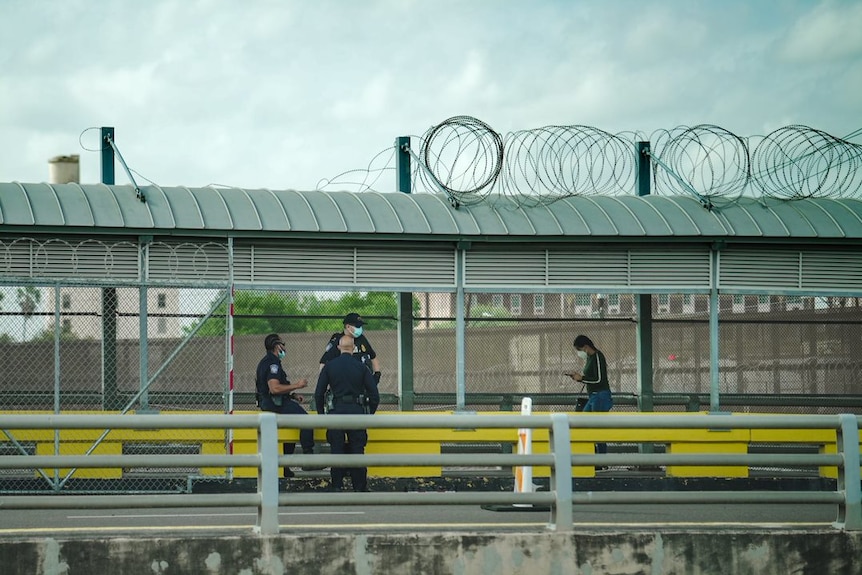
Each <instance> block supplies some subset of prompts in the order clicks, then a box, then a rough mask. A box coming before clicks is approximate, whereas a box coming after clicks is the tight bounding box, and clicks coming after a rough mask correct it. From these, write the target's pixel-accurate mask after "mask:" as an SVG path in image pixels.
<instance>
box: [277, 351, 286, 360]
mask: <svg viewBox="0 0 862 575" xmlns="http://www.w3.org/2000/svg"><path fill="white" fill-rule="evenodd" d="M285 355H287V354H286V353H284V350H283V349H282V350H280V351H279V352H278V359H284V356H285Z"/></svg>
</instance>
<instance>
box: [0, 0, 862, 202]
mask: <svg viewBox="0 0 862 575" xmlns="http://www.w3.org/2000/svg"><path fill="white" fill-rule="evenodd" d="M0 23H2V34H0V181H7V182H8V181H19V182H43V181H47V180H48V178H49V170H48V160H49V159H50V158H52V157H54V156H59V155H71V154H79V155H80V156H81V181H82V182H83V183H96V182H99V181H100V164H99V161H100V160H99V154H98V153H97V151H95V150H97V149H98V147H99V145H100V142H99V131H98V128H99V127H100V126H112V127H114V128H115V130H116V143H117V146H118V148H119V150H120V152H121V153H122V157H123V158H124V159H125V161H126V163H127V164H128V166H129V167H130V168H131V169H133V170H134V172H135V174H136V175H135V178H136V180H137V182H138V184H139V185H145V184H147V183H148V182H154V183H156V184H158V185H162V186H177V185H182V186H191V187H198V186H207V185H224V186H237V187H243V188H270V189H298V190H310V189H316V188H319V187H322V186H324V185H325V184H327V183H328V182H330V181H334V182H339V181H341V180H344V181H348V180H350V179H351V178H352V176H349V175H348V176H341V174H344V173H345V172H349V171H351V170H361V169H365V168H367V167H369V166H372V167H375V168H380V167H385V166H390V167H391V165H392V164H391V163H390V162H389V158H390V157H391V154H390V153H389V152H390V151H391V150H392V147H393V142H394V140H395V138H396V137H397V136H405V135H414V136H419V135H422V134H423V133H425V132H426V131H427V130H428V129H429V128H431V127H433V126H434V125H437V124H439V123H441V122H443V121H444V120H446V119H447V118H450V117H453V116H473V117H475V118H478V119H480V120H482V121H483V122H485V123H487V124H488V125H490V126H491V127H492V128H493V129H494V130H495V131H497V132H499V133H501V134H507V133H511V132H513V131H517V130H528V129H534V128H539V127H542V126H550V125H556V126H559V125H573V124H579V125H587V126H594V127H596V128H599V129H602V130H605V131H608V132H612V133H617V132H632V131H640V132H643V133H646V134H649V133H650V132H652V131H654V130H659V129H671V128H674V127H676V126H679V125H697V124H715V125H718V126H721V127H723V128H726V129H727V130H730V131H731V132H734V133H736V134H739V135H741V136H751V135H758V134H766V133H768V132H770V131H772V130H775V129H778V128H780V127H783V126H787V125H793V124H804V125H808V126H811V127H814V128H818V129H820V130H824V131H826V132H828V133H830V134H833V135H835V136H845V135H848V134H850V133H852V132H854V131H857V130H859V128H862V33H860V30H862V1H859V0H854V1H851V0H843V1H842V0H822V1H814V0H811V1H806V0H774V1H769V2H766V1H757V2H754V1H747V0H721V1H718V0H710V1H707V0H678V1H661V0H655V1H653V2H638V1H629V0H603V1H598V0H596V1H585V0H584V1H582V0H530V1H520V0H519V1H516V0H473V1H467V0H461V1H455V0H365V1H362V2H359V1H347V0H344V1H334V0H316V1H314V2H311V1H299V0H246V1H242V2H240V1H230V0H182V1H179V0H147V1H145V2H143V1H133V0H98V1H97V0H2V1H0ZM854 141H857V142H859V143H862V138H858V137H857V138H856V139H855V140H854ZM381 154H382V155H381ZM116 182H117V183H118V184H126V183H129V181H128V178H127V177H126V175H125V172H124V171H123V170H122V168H121V166H120V165H119V164H118V165H117V167H116ZM375 188H376V189H378V190H379V191H394V190H395V177H394V174H392V173H391V172H390V173H383V174H381V175H380V179H379V180H378V181H377V182H376V184H375ZM330 189H331V188H330Z"/></svg>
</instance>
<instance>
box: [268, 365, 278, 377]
mask: <svg viewBox="0 0 862 575" xmlns="http://www.w3.org/2000/svg"><path fill="white" fill-rule="evenodd" d="M269 373H271V374H273V375H275V374H277V373H278V364H277V363H274V364H272V365H271V366H269Z"/></svg>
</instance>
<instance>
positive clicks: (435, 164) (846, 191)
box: [318, 116, 862, 206]
mask: <svg viewBox="0 0 862 575" xmlns="http://www.w3.org/2000/svg"><path fill="white" fill-rule="evenodd" d="M860 134H862V130H857V131H855V132H853V133H851V134H849V135H848V136H846V137H844V138H839V137H836V136H833V135H830V134H828V133H826V132H824V131H822V130H817V129H815V128H811V127H808V126H803V125H791V126H786V127H783V128H779V129H777V130H774V131H772V132H770V133H769V134H767V135H765V136H740V135H737V134H735V133H733V132H731V131H730V130H727V129H725V128H722V127H720V126H716V125H711V124H700V125H697V126H677V127H676V128H672V129H670V130H656V131H654V132H653V133H652V134H650V135H649V136H645V135H643V134H642V133H640V132H621V133H617V134H612V133H610V132H606V131H604V130H601V129H598V128H594V127H592V126H584V125H559V126H544V127H541V128H535V129H529V130H520V131H516V132H511V133H509V134H506V135H505V136H504V135H501V134H499V133H497V132H495V131H494V130H493V128H491V127H490V126H489V125H488V124H486V123H485V122H482V121H481V120H478V119H476V118H474V117H471V116H455V117H452V118H449V119H447V120H445V121H443V122H441V123H440V124H437V125H434V126H432V127H430V128H429V129H428V130H427V131H426V132H425V133H424V134H422V135H421V136H410V141H411V146H410V148H411V150H410V151H411V155H412V159H413V162H412V174H411V176H412V180H413V182H414V191H416V192H423V191H425V192H435V193H439V192H443V193H445V194H446V195H447V196H448V197H449V199H450V201H451V202H452V204H453V205H456V206H457V205H470V204H476V203H479V202H481V201H484V200H486V199H489V197H490V196H491V194H497V195H501V196H507V197H509V198H510V199H511V200H513V201H514V202H515V203H516V204H518V205H524V206H526V205H541V204H548V203H550V202H554V201H558V200H560V199H562V198H567V197H572V196H588V195H623V194H625V195H631V194H633V193H635V189H636V186H637V171H638V165H639V163H638V157H637V150H636V145H637V143H638V142H649V152H648V154H649V157H650V164H651V166H650V167H651V175H652V190H651V193H653V194H658V195H679V194H683V195H685V194H690V195H694V196H696V197H697V198H699V199H700V200H701V201H703V203H704V205H712V200H714V199H716V198H723V199H725V200H728V201H732V200H734V199H736V198H738V197H739V196H743V195H747V196H765V197H771V198H777V199H782V200H796V199H802V198H810V197H841V198H859V197H862V145H860V144H857V143H855V142H852V141H850V138H852V137H857V136H859V135H860ZM387 151H391V152H392V153H389V154H387V153H386V152H387ZM394 161H395V153H394V149H393V148H387V149H386V150H383V151H381V152H380V153H378V154H377V155H376V156H375V157H374V159H373V160H372V161H371V162H370V163H369V165H368V167H367V168H366V169H365V170H361V169H360V170H351V171H349V172H345V173H344V174H341V176H339V177H336V178H333V179H332V180H328V181H324V180H322V181H321V184H323V185H319V186H318V187H319V189H323V188H330V189H332V187H333V186H334V185H344V184H350V185H353V186H356V188H357V191H366V190H370V189H372V188H373V186H374V184H375V183H377V182H378V180H379V177H380V175H381V174H382V172H383V171H394V170H395V168H394V165H393V163H394ZM347 176H349V177H347Z"/></svg>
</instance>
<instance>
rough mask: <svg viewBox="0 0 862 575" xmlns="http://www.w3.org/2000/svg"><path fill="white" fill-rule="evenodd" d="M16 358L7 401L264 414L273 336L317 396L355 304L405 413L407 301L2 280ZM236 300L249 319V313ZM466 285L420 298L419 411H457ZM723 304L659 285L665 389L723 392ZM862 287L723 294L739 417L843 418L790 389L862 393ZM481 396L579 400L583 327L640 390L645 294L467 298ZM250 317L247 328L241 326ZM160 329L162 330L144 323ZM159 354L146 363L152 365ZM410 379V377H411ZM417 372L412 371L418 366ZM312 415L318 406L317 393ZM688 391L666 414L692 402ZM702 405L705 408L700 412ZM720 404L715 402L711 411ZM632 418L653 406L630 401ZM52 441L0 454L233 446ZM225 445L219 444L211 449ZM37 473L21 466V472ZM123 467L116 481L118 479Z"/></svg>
mask: <svg viewBox="0 0 862 575" xmlns="http://www.w3.org/2000/svg"><path fill="white" fill-rule="evenodd" d="M0 294H2V299H0V306H2V307H0V319H2V321H0V369H2V373H3V374H4V381H5V385H4V388H5V389H4V393H3V394H2V395H0V403H2V408H0V409H2V410H3V411H5V412H7V413H27V412H34V411H36V412H55V413H60V412H75V411H88V412H92V411H110V412H118V413H125V412H128V411H135V412H137V413H154V414H155V413H167V412H171V413H173V412H177V411H182V412H190V413H191V412H196V411H210V412H211V411H218V412H224V413H228V412H230V411H231V410H232V409H233V410H235V411H256V409H257V408H256V406H255V403H254V391H255V389H254V378H255V369H256V366H257V363H258V361H259V360H260V359H261V358H262V357H263V355H264V354H265V350H264V347H263V340H264V337H265V336H266V335H267V334H268V333H272V332H275V333H279V334H280V335H281V336H282V338H283V339H284V341H285V343H286V345H287V351H288V355H287V358H286V360H285V368H286V370H287V372H288V374H289V376H290V377H291V378H292V379H300V378H307V379H308V380H309V388H308V389H307V390H305V393H304V395H305V397H306V398H307V400H308V399H310V398H311V397H312V395H313V388H314V384H315V382H316V379H317V373H318V371H319V359H320V356H321V355H322V354H323V351H324V348H325V346H326V344H327V342H328V341H329V338H330V336H331V335H332V334H333V333H336V332H340V331H341V329H342V319H343V317H344V315H345V314H346V313H348V312H351V311H357V312H359V313H361V314H362V315H363V316H364V317H365V319H366V334H367V336H368V339H369V340H370V342H371V344H372V346H373V347H374V349H375V351H376V352H377V354H378V357H379V359H380V362H381V368H382V371H383V377H382V380H381V382H380V392H381V394H383V395H384V397H387V398H388V401H387V402H386V403H384V404H383V405H382V406H381V409H383V410H396V409H398V404H397V397H398V396H399V394H400V392H401V391H400V390H399V387H398V382H399V380H400V378H401V374H400V373H399V372H398V369H399V368H398V349H399V342H398V331H397V327H398V316H399V311H398V305H397V302H398V294H395V293H385V292H374V293H351V292H331V293H322V292H315V291H268V290H236V291H231V290H230V289H229V288H227V287H225V288H224V289H216V288H207V289H200V288H193V287H163V286H148V287H146V288H145V289H142V290H141V289H138V288H137V287H123V286H113V285H104V286H86V287H82V286H74V285H68V286H67V285H52V286H45V285H41V286H40V285H27V286H4V287H0ZM231 302H233V307H232V309H233V313H232V314H231V313H229V312H230V310H231V305H230V304H231ZM455 303H456V302H455V296H454V295H453V294H451V293H430V294H413V309H412V314H413V373H412V386H413V393H414V394H415V409H416V410H433V411H442V410H451V409H454V408H455V407H456V405H455V397H456V395H455V394H456V385H457V384H456V381H457V378H456V363H457V337H456V321H455V313H454V310H455V309H456V306H455ZM708 304H709V300H708V298H707V296H705V295H697V296H690V295H655V296H652V297H651V306H652V309H653V335H652V340H653V380H654V392H655V393H656V394H659V395H661V394H678V395H680V396H694V395H703V394H707V395H708V394H709V393H710V385H711V373H710V337H709V336H710V326H709V309H708ZM859 304H860V302H859V300H858V299H854V298H816V297H800V298H788V297H778V296H763V295H728V296H725V295H722V296H721V298H720V299H719V314H718V317H719V336H720V348H719V364H720V382H719V386H720V388H719V391H720V393H721V395H722V396H727V397H731V396H735V395H739V396H746V397H749V398H760V399H759V400H758V401H753V400H752V401H749V402H748V403H747V404H746V403H745V401H743V402H742V403H741V404H740V406H739V407H734V410H735V411H757V412H791V413H818V412H819V413H835V412H837V411H839V410H840V411H848V410H847V408H846V407H845V408H839V406H838V405H837V404H836V405H831V406H830V405H825V406H823V405H819V406H813V405H812V406H805V405H800V406H795V407H794V406H787V405H783V404H782V403H781V402H778V401H774V402H773V403H772V404H770V403H769V398H780V397H782V396H788V395H801V396H811V397H816V396H839V399H840V396H853V395H857V396H858V395H859V394H860V392H862V384H860V381H862V378H860V375H862V359H860V358H859V356H858V350H859V349H860V345H862V307H860V305H859ZM464 309H465V315H466V320H465V339H464V345H465V347H464V363H465V382H466V383H465V385H466V390H465V391H466V396H467V405H466V408H467V409H470V410H477V411H487V410H500V409H517V406H518V402H519V401H520V397H521V396H524V395H537V396H541V395H546V396H548V397H549V399H548V400H547V401H546V402H545V404H544V405H542V407H541V409H548V410H551V411H572V410H573V406H574V403H575V395H576V394H577V393H578V392H579V391H580V389H579V387H580V386H579V385H576V384H574V382H572V380H571V379H570V378H568V377H566V376H565V375H563V374H564V372H567V371H571V370H573V369H574V370H576V369H578V368H579V367H580V362H579V360H577V359H576V358H575V355H574V353H573V349H572V341H573V339H574V337H575V336H576V335H577V334H579V333H583V334H586V335H588V336H589V337H590V338H592V339H593V341H595V342H596V345H597V346H598V347H599V348H600V349H602V351H603V352H604V353H605V354H606V356H607V358H608V364H609V372H610V383H611V388H612V390H613V391H614V393H615V394H617V395H618V396H620V397H636V396H637V394H638V392H639V390H638V378H637V373H638V372H637V364H638V362H637V324H636V321H635V307H634V300H633V298H632V296H628V295H621V296H607V295H598V294H597V295H588V296H585V295H584V294H529V295H528V294H508V293H504V294H468V295H467V296H466V298H465V302H464ZM231 326H232V331H233V338H231V337H230V336H231V333H230V328H231ZM142 332H145V333H146V334H147V335H146V337H145V338H143V339H142V338H141V333H142ZM142 359H143V360H144V361H145V362H146V363H145V368H144V369H142V368H141V361H142ZM408 375H409V374H408ZM406 379H410V378H409V377H408V378H406ZM306 408H307V409H311V408H312V406H311V405H309V404H308V402H306ZM690 408H691V406H690V405H686V400H685V398H684V397H683V399H680V400H679V401H678V402H677V403H676V404H674V405H667V406H661V407H657V410H662V411H673V410H686V409H690ZM696 408H697V407H696ZM701 408H702V406H701ZM615 410H616V411H635V410H637V403H636V402H629V403H628V404H623V402H620V405H618V407H615ZM50 439H51V438H44V437H41V436H40V437H36V436H27V437H23V436H16V435H15V434H13V433H11V432H8V431H3V432H2V434H0V454H25V453H36V452H38V451H39V450H40V449H42V450H44V449H49V450H54V449H59V450H60V451H61V452H62V453H67V454H72V453H96V454H98V453H114V452H116V450H118V449H119V450H123V452H126V453H174V454H183V453H197V452H199V451H200V450H201V449H213V450H216V449H227V448H229V445H228V444H229V443H230V442H231V440H232V437H230V436H224V434H216V435H213V434H212V433H211V432H210V433H206V434H201V433H198V432H194V431H191V430H174V431H173V432H171V434H170V439H169V440H165V439H164V436H163V435H159V434H157V433H152V434H148V433H140V432H135V433H133V432H127V433H125V435H123V434H121V433H119V432H118V431H113V430H92V431H87V432H83V431H80V430H79V431H72V430H69V431H63V432H60V433H59V435H58V436H57V437H56V438H54V439H55V441H53V442H52V441H50ZM207 446H208V447H207ZM16 473H19V474H20V472H16ZM225 473H227V471H226V470H221V471H219V470H201V469H186V470H180V472H179V473H178V472H177V470H171V472H170V473H168V472H167V471H166V470H159V469H154V470H136V471H135V475H134V476H129V475H128V474H126V475H124V478H129V479H130V480H131V481H132V483H128V482H126V483H125V485H124V489H125V490H126V491H134V490H136V489H141V490H148V491H152V490H153V489H166V490H182V489H186V488H187V482H188V481H189V478H190V477H210V478H222V477H224V474H225ZM112 474H113V475H112ZM117 474H122V470H116V471H110V472H105V471H100V470H63V471H62V472H51V474H50V475H49V474H47V473H46V474H42V473H41V472H38V471H37V472H35V473H34V474H29V475H27V476H22V475H18V476H9V475H7V476H6V477H5V479H7V480H11V481H13V483H14V482H18V483H14V485H15V487H14V489H15V490H16V491H22V490H23V491H26V490H28V489H34V490H36V489H44V485H45V484H46V483H50V484H51V485H53V486H54V488H56V489H59V488H66V489H69V488H80V489H85V490H88V489H89V490H99V489H102V488H103V486H102V483H100V482H101V481H103V480H104V479H105V477H108V478H109V479H110V478H111V477H114V476H116V475H117Z"/></svg>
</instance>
